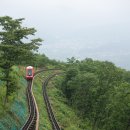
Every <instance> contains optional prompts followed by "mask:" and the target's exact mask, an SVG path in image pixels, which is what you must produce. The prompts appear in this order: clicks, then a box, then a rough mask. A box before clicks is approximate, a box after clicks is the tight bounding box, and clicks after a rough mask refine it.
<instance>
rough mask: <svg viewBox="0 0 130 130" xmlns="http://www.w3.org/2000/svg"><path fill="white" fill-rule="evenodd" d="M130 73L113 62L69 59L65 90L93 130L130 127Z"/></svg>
mask: <svg viewBox="0 0 130 130" xmlns="http://www.w3.org/2000/svg"><path fill="white" fill-rule="evenodd" d="M129 78H130V72H127V71H125V70H123V69H120V68H117V67H116V66H115V65H114V64H113V63H111V62H107V61H105V62H100V61H93V60H92V59H85V60H83V61H78V60H76V59H74V58H71V59H68V64H67V71H66V73H65V77H64V79H63V81H62V83H61V89H62V91H63V92H64V94H65V96H66V97H67V99H68V103H69V104H70V105H71V106H72V107H73V108H74V109H75V110H76V111H77V113H78V114H79V115H80V116H81V117H82V118H83V119H85V120H87V121H88V122H89V124H90V126H91V128H92V130H129V129H130V80H129Z"/></svg>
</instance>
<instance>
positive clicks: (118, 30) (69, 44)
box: [0, 0, 130, 70]
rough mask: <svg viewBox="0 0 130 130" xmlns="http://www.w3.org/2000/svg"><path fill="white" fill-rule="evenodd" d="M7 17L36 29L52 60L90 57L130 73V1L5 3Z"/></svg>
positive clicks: (1, 7) (1, 9) (1, 8)
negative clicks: (21, 21) (107, 61)
mask: <svg viewBox="0 0 130 130" xmlns="http://www.w3.org/2000/svg"><path fill="white" fill-rule="evenodd" d="M4 15H9V16H11V17H13V18H21V17H23V18H25V21H24V25H26V26H28V27H34V28H36V29H37V35H36V36H37V37H40V38H42V39H44V42H43V45H42V46H41V47H40V50H39V52H41V53H42V52H43V53H45V54H46V55H47V56H48V57H49V58H54V59H58V60H65V59H66V58H68V57H72V56H74V57H76V58H78V59H83V58H86V57H89V58H93V59H98V60H109V61H112V62H114V63H115V64H116V65H117V66H121V67H123V68H126V69H129V70H130V0H11V1H10V0H1V1H0V16H4Z"/></svg>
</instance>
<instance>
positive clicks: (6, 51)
mask: <svg viewBox="0 0 130 130" xmlns="http://www.w3.org/2000/svg"><path fill="white" fill-rule="evenodd" d="M23 20H24V19H23V18H20V19H13V18H11V17H9V16H4V17H0V28H1V30H0V67H1V68H2V70H3V78H1V80H4V81H5V82H6V88H7V91H6V99H7V97H8V95H10V93H12V90H11V89H10V88H11V86H12V84H11V80H10V72H11V70H12V69H11V68H12V66H13V65H15V64H22V63H25V61H27V60H30V59H31V58H32V57H33V53H34V52H35V51H37V50H38V48H39V46H40V42H42V40H41V39H40V38H37V39H31V38H30V36H31V35H35V32H36V30H35V29H34V28H27V27H22V21H23ZM10 90H11V91H10ZM13 90H15V89H13Z"/></svg>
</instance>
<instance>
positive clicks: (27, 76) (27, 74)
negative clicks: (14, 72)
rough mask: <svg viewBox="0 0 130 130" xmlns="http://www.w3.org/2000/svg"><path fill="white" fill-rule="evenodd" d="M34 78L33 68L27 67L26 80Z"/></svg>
mask: <svg viewBox="0 0 130 130" xmlns="http://www.w3.org/2000/svg"><path fill="white" fill-rule="evenodd" d="M33 77H34V68H33V67H32V66H28V67H26V79H27V80H30V79H33Z"/></svg>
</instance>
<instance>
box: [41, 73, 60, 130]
mask: <svg viewBox="0 0 130 130" xmlns="http://www.w3.org/2000/svg"><path fill="white" fill-rule="evenodd" d="M57 74H58V73H55V74H53V75H50V76H49V77H48V78H47V79H46V80H45V81H44V83H43V86H42V90H43V97H44V101H45V104H46V108H47V113H48V116H49V119H50V122H51V124H52V128H53V130H61V129H60V126H59V124H58V122H57V120H56V118H55V116H54V113H53V110H52V107H51V104H50V101H49V98H48V94H47V90H46V87H47V85H48V82H49V80H50V79H51V78H53V77H54V76H55V75H57Z"/></svg>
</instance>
